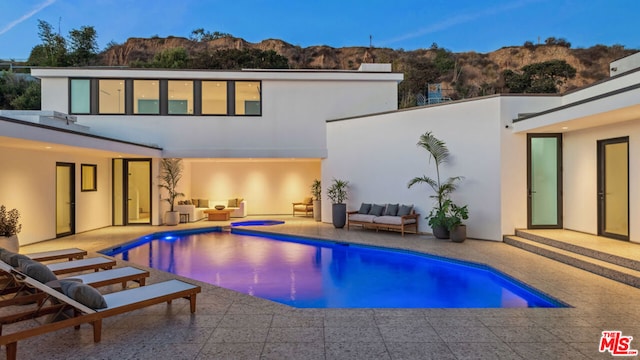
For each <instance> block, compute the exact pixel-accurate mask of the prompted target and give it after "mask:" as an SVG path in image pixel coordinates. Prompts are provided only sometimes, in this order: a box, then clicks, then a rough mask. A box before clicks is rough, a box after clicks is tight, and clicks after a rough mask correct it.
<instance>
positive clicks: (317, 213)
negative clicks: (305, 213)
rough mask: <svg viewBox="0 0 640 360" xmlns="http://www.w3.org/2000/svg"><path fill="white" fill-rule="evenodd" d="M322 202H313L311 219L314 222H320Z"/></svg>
mask: <svg viewBox="0 0 640 360" xmlns="http://www.w3.org/2000/svg"><path fill="white" fill-rule="evenodd" d="M321 206H322V201H321V200H313V219H314V220H315V221H322V208H321Z"/></svg>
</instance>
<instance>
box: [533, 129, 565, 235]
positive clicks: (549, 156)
mask: <svg viewBox="0 0 640 360" xmlns="http://www.w3.org/2000/svg"><path fill="white" fill-rule="evenodd" d="M527 164H528V166H527V195H528V196H527V208H528V211H527V226H528V228H530V229H536V228H539V229H558V228H562V134H528V135H527Z"/></svg>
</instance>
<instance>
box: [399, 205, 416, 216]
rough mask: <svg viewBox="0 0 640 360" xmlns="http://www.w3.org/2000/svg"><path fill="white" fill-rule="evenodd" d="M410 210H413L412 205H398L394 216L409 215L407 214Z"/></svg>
mask: <svg viewBox="0 0 640 360" xmlns="http://www.w3.org/2000/svg"><path fill="white" fill-rule="evenodd" d="M411 211H413V205H400V207H399V208H398V213H397V214H396V216H405V215H409V214H411Z"/></svg>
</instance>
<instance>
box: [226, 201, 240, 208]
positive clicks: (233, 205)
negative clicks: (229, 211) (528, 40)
mask: <svg viewBox="0 0 640 360" xmlns="http://www.w3.org/2000/svg"><path fill="white" fill-rule="evenodd" d="M227 207H238V199H229V202H228V203H227Z"/></svg>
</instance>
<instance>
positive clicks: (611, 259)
mask: <svg viewBox="0 0 640 360" xmlns="http://www.w3.org/2000/svg"><path fill="white" fill-rule="evenodd" d="M503 240H504V242H505V243H506V244H509V245H512V246H515V247H518V248H521V249H523V250H527V251H530V252H532V253H535V254H538V255H542V256H545V257H547V258H550V259H553V260H556V261H560V262H562V263H565V264H568V265H571V266H574V267H577V268H579V269H583V270H586V271H589V272H592V273H594V274H597V275H600V276H604V277H606V278H609V279H611V280H615V281H618V282H621V283H624V284H627V285H631V286H633V287H636V288H640V261H638V260H634V259H632V258H629V257H624V256H619V255H615V254H612V253H611V252H606V251H601V250H596V249H593V248H590V247H587V246H581V245H580V243H579V241H578V242H575V243H573V242H565V241H560V240H556V239H552V238H550V237H547V236H543V235H540V234H537V233H534V232H530V231H527V230H516V234H515V235H505V236H504V238H503ZM608 241H612V242H613V243H611V246H631V247H635V246H638V245H636V244H629V243H624V242H621V243H615V242H616V241H617V240H608Z"/></svg>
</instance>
